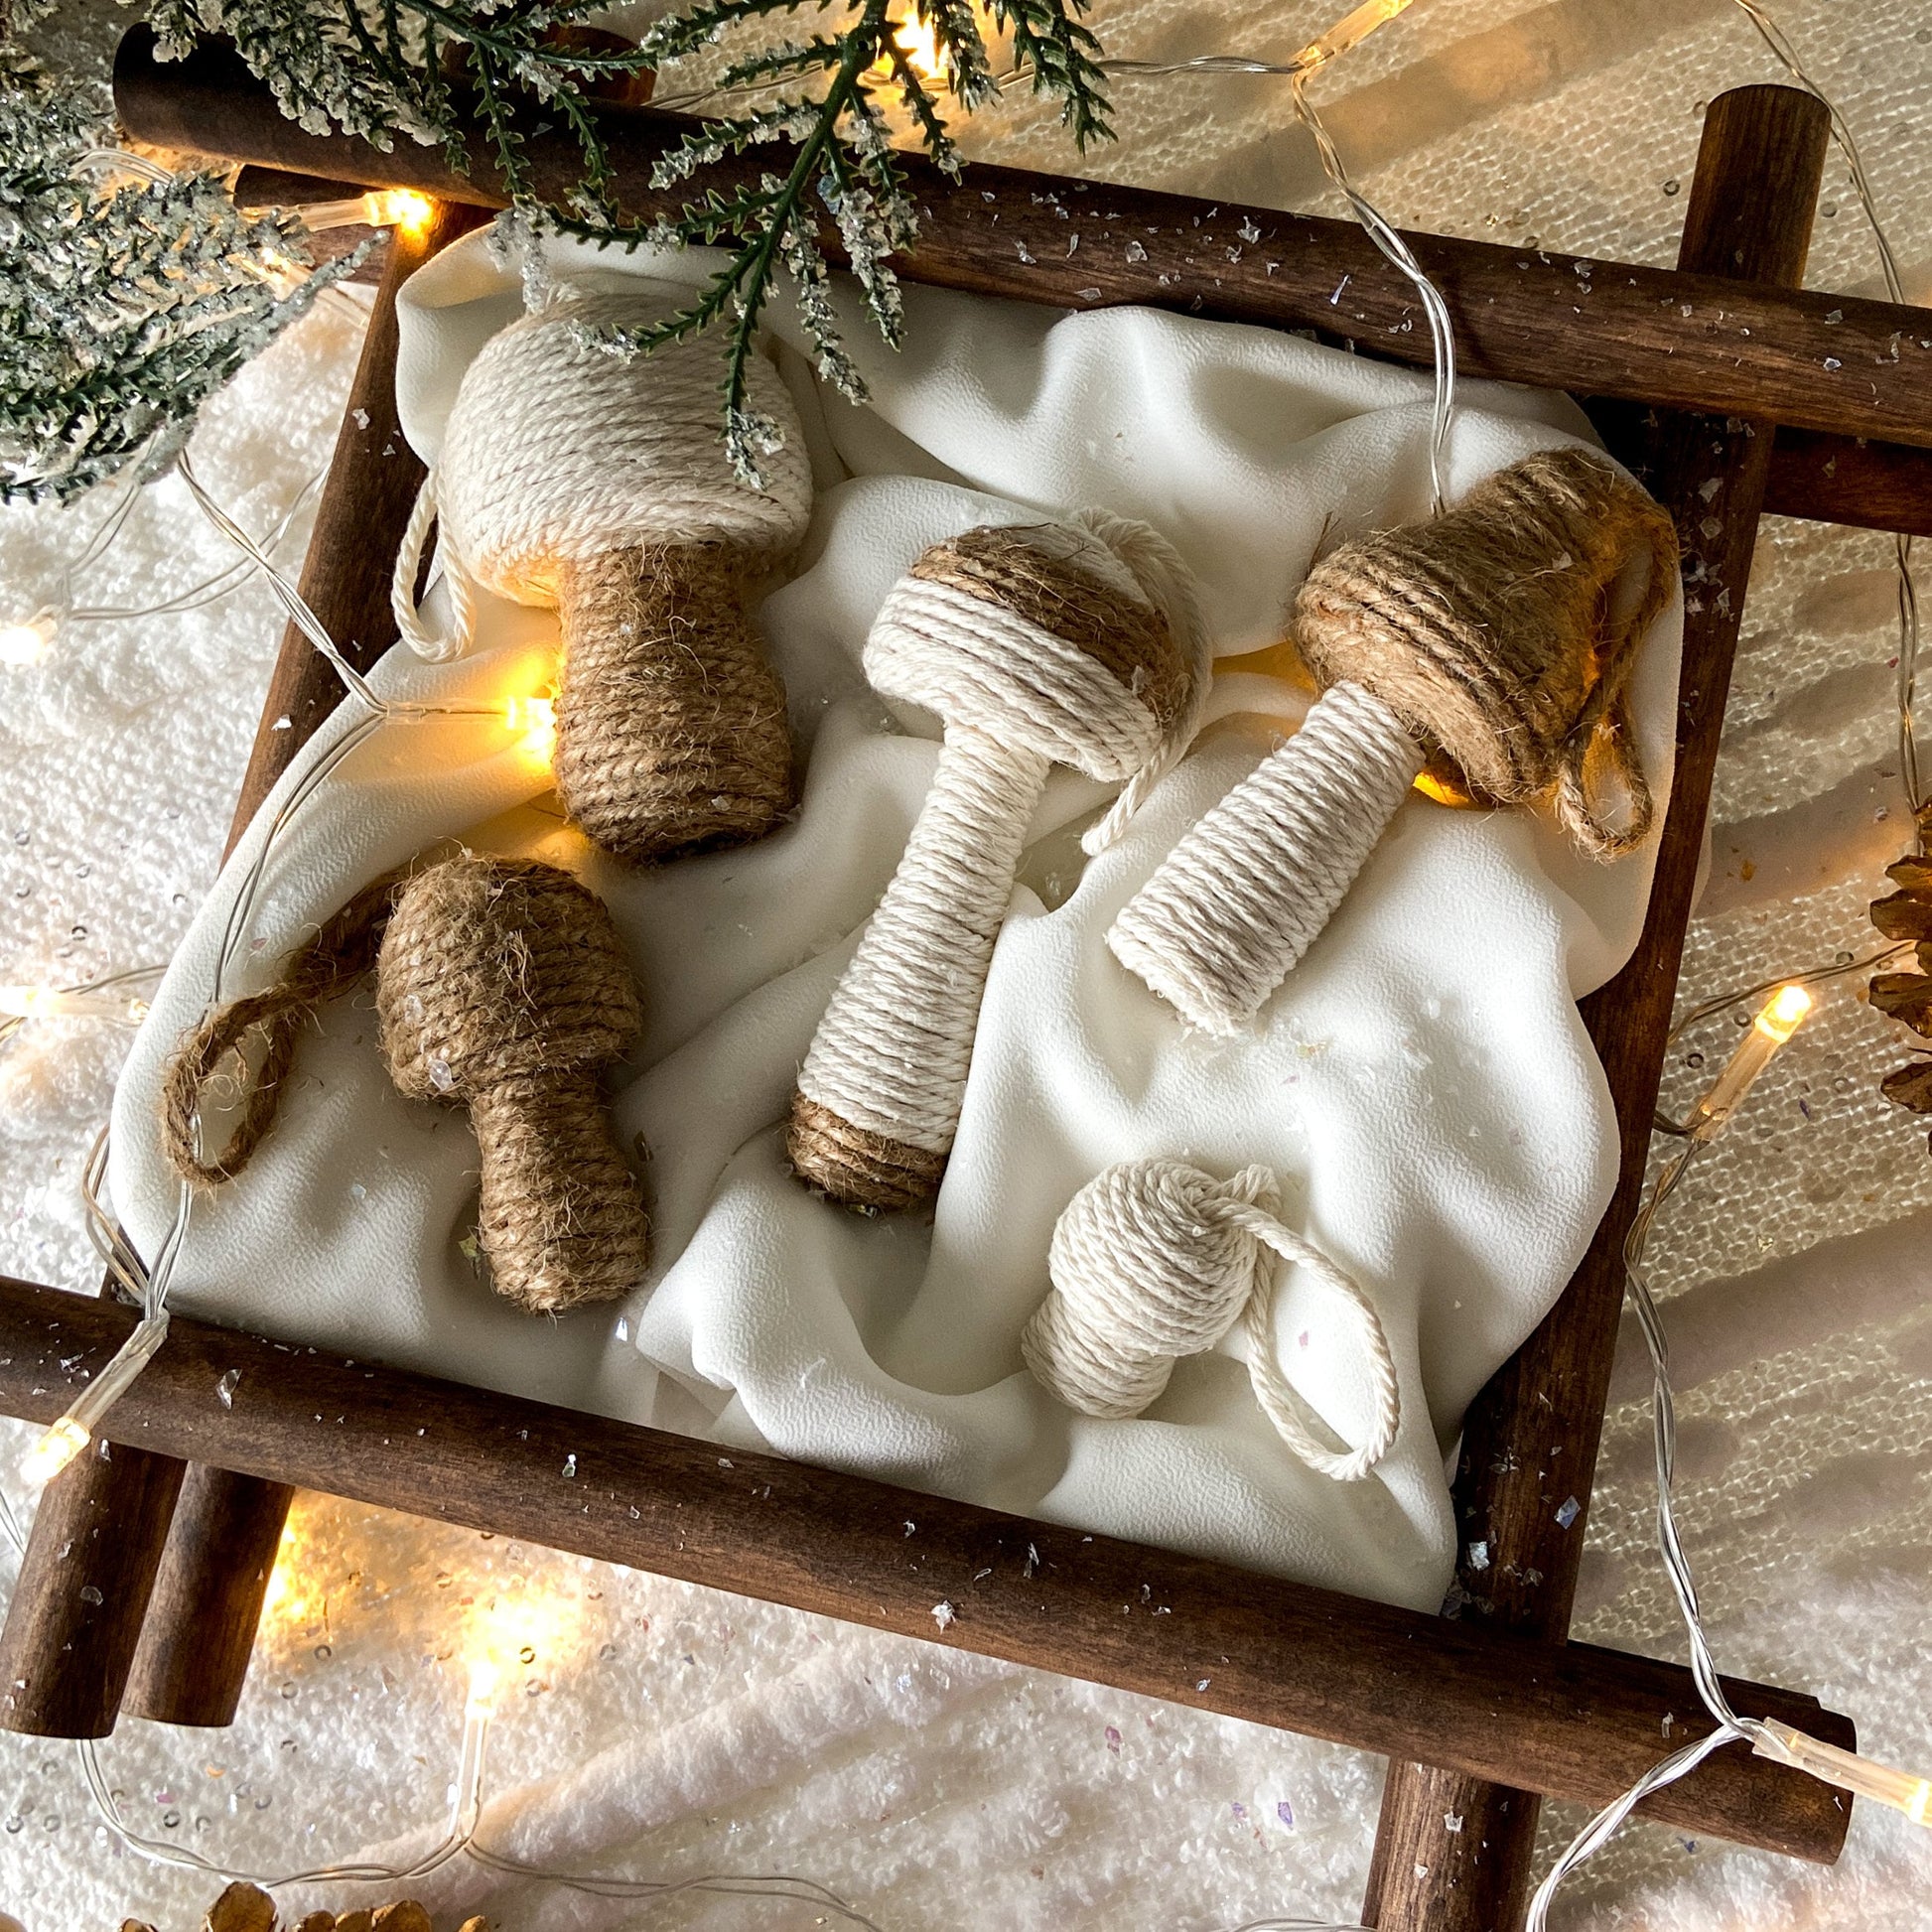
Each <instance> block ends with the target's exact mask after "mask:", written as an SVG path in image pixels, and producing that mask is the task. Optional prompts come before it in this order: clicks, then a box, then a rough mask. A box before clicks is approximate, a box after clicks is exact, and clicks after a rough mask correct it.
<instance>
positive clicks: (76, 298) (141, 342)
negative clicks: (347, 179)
mask: <svg viewBox="0 0 1932 1932" xmlns="http://www.w3.org/2000/svg"><path fill="white" fill-rule="evenodd" d="M132 165H133V164H132V162H131V160H130V159H129V158H128V157H123V156H120V155H118V154H116V153H115V152H114V148H113V123H112V117H111V115H110V114H109V112H108V110H107V106H106V102H105V100H104V98H103V97H102V96H101V95H99V94H98V93H94V92H91V91H90V90H87V89H84V88H79V87H75V86H73V85H71V84H62V83H60V82H57V81H56V80H55V79H53V78H52V77H51V76H50V75H49V74H48V73H46V72H45V71H44V70H43V69H41V68H40V67H39V66H37V65H36V64H35V63H34V62H32V61H30V60H28V59H27V58H26V57H25V56H23V55H21V54H18V53H16V52H12V51H8V50H3V49H0V502H12V501H17V500H23V499H24V500H29V501H34V500H41V499H45V498H54V499H56V500H58V501H62V502H66V501H69V499H71V498H72V497H74V496H77V495H79V494H80V493H81V492H82V491H83V490H86V489H89V488H91V487H92V486H93V485H94V484H95V483H100V482H103V481H104V480H106V479H107V478H109V477H112V476H114V475H116V474H117V473H118V472H119V471H121V470H122V469H123V468H124V467H125V466H126V465H128V464H129V463H130V462H137V461H138V462H139V463H140V464H141V465H142V467H143V473H144V474H149V475H152V474H154V473H155V472H156V471H158V470H159V469H161V468H162V467H164V466H165V465H166V464H167V463H168V462H169V461H171V460H172V458H173V456H174V454H175V452H176V450H177V449H179V448H180V446H181V444H182V443H183V442H184V441H185V440H186V439H187V436H188V434H189V432H190V430H191V429H192V428H193V427H194V422H195V418H196V414H197V412H198V411H199V410H200V408H201V406H202V405H203V403H205V402H206V401H207V398H208V397H209V396H210V395H212V394H213V393H214V391H215V390H217V389H218V388H220V387H221V386H222V384H223V383H225V382H226V381H227V380H228V378H229V377H230V376H232V375H233V374H234V372H235V371H236V370H237V369H238V368H240V366H241V365H242V363H243V362H245V361H246V360H247V359H248V358H249V357H250V356H251V355H253V354H255V353H256V352H257V351H258V350H260V349H261V348H263V347H264V346H265V345H267V344H268V343H269V342H270V341H271V340H272V339H273V338H274V337H275V336H276V335H277V334H278V333H279V332H280V331H281V330H282V329H283V328H285V327H286V326H287V325H288V324H289V323H290V322H291V321H293V320H294V319H295V317H296V316H298V315H300V314H301V313H302V312H303V311H304V310H305V309H306V308H307V307H308V306H309V305H310V304H311V303H312V302H313V301H314V300H315V299H316V297H317V296H318V295H319V294H320V293H321V292H322V290H323V289H324V288H326V287H327V286H328V285H329V284H330V283H331V282H332V281H335V280H336V279H338V278H339V277H341V276H342V275H345V274H346V273H348V272H349V271H350V270H351V269H352V268H353V267H354V266H355V263H356V259H357V257H355V256H353V255H349V256H345V257H344V258H343V259H342V260H341V261H339V262H336V263H332V264H331V265H330V267H328V268H327V269H324V270H321V271H318V272H316V273H309V272H308V271H306V270H303V269H301V268H300V267H299V264H297V263H296V262H295V261H293V260H292V259H291V255H292V251H294V250H296V249H297V248H299V238H300V235H301V225H300V223H299V222H296V221H293V220H292V219H289V218H286V217H280V216H263V217H257V218H249V217H244V216H243V215H241V214H239V213H238V212H237V211H236V209H235V207H234V205H233V203H232V202H231V201H230V200H229V198H228V195H227V192H226V190H225V189H224V188H223V187H222V185H221V183H220V182H219V181H218V180H217V179H215V178H214V177H213V176H210V175H202V174H193V175H180V176H170V175H167V174H165V173H160V172H159V171H157V178H156V179H146V178H144V177H141V176H138V175H130V174H129V173H128V172H126V170H127V169H128V168H129V167H131V166H132ZM292 272H293V276H294V279H293V283H292V284H291V273H292Z"/></svg>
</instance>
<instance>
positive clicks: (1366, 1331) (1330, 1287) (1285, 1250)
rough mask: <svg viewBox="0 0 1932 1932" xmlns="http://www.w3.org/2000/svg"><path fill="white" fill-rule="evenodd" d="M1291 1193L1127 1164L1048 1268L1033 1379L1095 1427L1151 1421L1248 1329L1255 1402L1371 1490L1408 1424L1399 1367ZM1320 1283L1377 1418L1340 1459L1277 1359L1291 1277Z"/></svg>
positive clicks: (1306, 1446)
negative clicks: (1362, 1366)
mask: <svg viewBox="0 0 1932 1932" xmlns="http://www.w3.org/2000/svg"><path fill="white" fill-rule="evenodd" d="M1280 1208H1281V1190H1280V1187H1279V1185H1278V1184H1277V1182H1276V1178H1275V1176H1274V1174H1273V1173H1270V1172H1269V1171H1268V1169H1266V1168H1263V1167H1251V1168H1244V1169H1242V1170H1241V1172H1240V1173H1237V1174H1235V1175H1233V1176H1232V1177H1231V1178H1230V1179H1227V1180H1216V1179H1215V1178H1214V1176H1213V1175H1212V1174H1209V1173H1203V1172H1202V1171H1201V1170H1200V1169H1198V1168H1195V1167H1190V1166H1188V1165H1187V1164H1186V1163H1185V1162H1182V1161H1158V1160H1157V1161H1123V1162H1121V1163H1119V1164H1118V1165H1117V1166H1115V1167H1111V1168H1108V1169H1106V1170H1105V1171H1104V1172H1103V1173H1099V1174H1097V1175H1096V1176H1095V1177H1094V1178H1093V1179H1092V1180H1090V1181H1088V1182H1087V1184H1086V1185H1085V1186H1084V1187H1082V1188H1081V1189H1080V1191H1079V1192H1078V1193H1077V1194H1075V1195H1074V1197H1073V1199H1072V1200H1071V1201H1070V1202H1068V1203H1067V1206H1066V1210H1065V1212H1064V1213H1062V1214H1061V1216H1060V1218H1059V1222H1058V1224H1057V1225H1056V1226H1055V1227H1054V1229H1053V1245H1052V1250H1051V1253H1050V1255H1049V1256H1048V1260H1047V1268H1048V1272H1049V1274H1050V1275H1051V1277H1052V1283H1053V1287H1052V1291H1051V1293H1050V1294H1048V1296H1047V1298H1046V1300H1045V1301H1044V1302H1043V1303H1041V1304H1040V1306H1039V1308H1038V1310H1037V1311H1035V1314H1034V1317H1033V1319H1032V1320H1031V1321H1029V1322H1028V1324H1027V1326H1026V1329H1025V1331H1024V1332H1023V1333H1022V1335H1021V1338H1020V1349H1021V1353H1022V1354H1023V1355H1024V1356H1025V1358H1026V1362H1027V1366H1028V1367H1029V1368H1030V1369H1032V1370H1033V1372H1034V1375H1035V1378H1036V1379H1037V1380H1038V1381H1039V1382H1040V1383H1041V1384H1042V1386H1044V1387H1045V1388H1047V1389H1049V1390H1051V1391H1052V1393H1053V1394H1054V1395H1056V1396H1057V1397H1058V1398H1059V1399H1060V1400H1061V1401H1062V1402H1064V1403H1065V1404H1066V1405H1067V1406H1068V1407H1069V1408H1072V1409H1077V1410H1079V1411H1080V1413H1081V1414H1082V1415H1088V1416H1103V1417H1113V1418H1125V1417H1130V1416H1138V1415H1141V1414H1142V1413H1143V1412H1144V1411H1145V1410H1146V1409H1147V1408H1148V1407H1149V1405H1150V1404H1152V1403H1153V1402H1154V1401H1155V1400H1156V1398H1157V1397H1159V1396H1160V1394H1161V1393H1162V1391H1163V1390H1164V1389H1166V1387H1167V1386H1168V1379H1169V1377H1170V1376H1171V1375H1172V1374H1173V1367H1174V1363H1175V1362H1176V1361H1178V1360H1179V1359H1181V1358H1182V1357H1183V1356H1188V1355H1203V1354H1206V1353H1207V1352H1208V1351H1209V1350H1210V1349H1212V1348H1214V1347H1215V1346H1216V1345H1217V1344H1218V1343H1219V1342H1220V1341H1221V1340H1222V1338H1223V1337H1224V1336H1226V1335H1228V1334H1229V1333H1231V1332H1232V1331H1233V1329H1234V1328H1235V1326H1236V1324H1237V1323H1238V1324H1239V1325H1240V1327H1241V1330H1242V1337H1243V1340H1244V1342H1245V1344H1246V1351H1247V1357H1248V1376H1249V1380H1250V1381H1251V1383H1252V1384H1253V1387H1254V1392H1255V1400H1256V1401H1257V1402H1258V1403H1259V1404H1260V1405H1261V1410H1262V1413H1263V1414H1264V1415H1266V1416H1267V1418H1268V1420H1269V1421H1270V1422H1271V1423H1272V1424H1273V1425H1274V1427H1275V1432H1276V1434H1277V1435H1279V1436H1280V1437H1281V1439H1282V1441H1283V1442H1284V1443H1286V1444H1287V1445H1288V1447H1289V1449H1292V1450H1293V1451H1294V1453H1295V1454H1296V1455H1297V1456H1299V1457H1300V1458H1301V1459H1302V1460H1303V1461H1304V1462H1306V1463H1307V1464H1308V1465H1309V1467H1310V1468H1311V1469H1313V1470H1316V1471H1317V1472H1318V1473H1319V1474H1322V1475H1325V1476H1331V1477H1332V1478H1333V1479H1334V1480H1335V1481H1337V1482H1358V1481H1360V1480H1361V1478H1362V1477H1364V1476H1365V1475H1367V1474H1368V1473H1369V1471H1370V1470H1371V1469H1373V1468H1374V1467H1375V1465H1376V1464H1377V1463H1378V1462H1379V1461H1381V1459H1382V1457H1383V1456H1384V1455H1386V1454H1387V1453H1388V1451H1389V1449H1390V1448H1391V1446H1392V1445H1393V1444H1394V1442H1395V1439H1396V1432H1397V1430H1398V1429H1399V1428H1400V1427H1401V1422H1402V1395H1401V1388H1400V1384H1399V1382H1398V1380H1397V1376H1396V1366H1395V1358H1394V1357H1393V1355H1392V1354H1391V1353H1390V1351H1389V1341H1388V1336H1387V1334H1386V1333H1385V1332H1384V1330H1383V1327H1382V1320H1381V1317H1380V1315H1378V1314H1377V1313H1376V1311H1375V1306H1374V1304H1373V1303H1372V1302H1371V1301H1370V1300H1369V1299H1368V1296H1367V1295H1366V1294H1365V1293H1364V1292H1363V1290H1362V1288H1361V1287H1360V1285H1359V1284H1358V1283H1357V1282H1356V1281H1355V1280H1354V1279H1353V1278H1352V1277H1351V1276H1349V1275H1347V1274H1346V1273H1344V1272H1343V1271H1342V1270H1341V1269H1340V1268H1338V1267H1337V1266H1336V1265H1335V1263H1334V1262H1333V1261H1331V1260H1330V1259H1329V1258H1328V1256H1326V1255H1325V1254H1323V1253H1322V1251H1321V1250H1320V1249H1319V1248H1317V1247H1316V1246H1315V1245H1314V1244H1313V1243H1312V1242H1311V1241H1309V1240H1306V1239H1305V1238H1304V1237H1303V1236H1301V1235H1299V1234H1297V1233H1296V1232H1295V1231H1294V1230H1293V1229H1292V1228H1290V1227H1288V1226H1287V1225H1286V1224H1285V1223H1284V1222H1283V1221H1282V1219H1281V1218H1280ZM1283 1262H1289V1263H1291V1264H1293V1265H1294V1266H1296V1267H1298V1268H1304V1269H1306V1270H1308V1272H1309V1273H1310V1275H1311V1276H1312V1277H1313V1279H1314V1280H1315V1281H1317V1282H1319V1283H1320V1284H1321V1286H1322V1287H1323V1288H1324V1289H1326V1290H1327V1291H1328V1292H1329V1293H1330V1294H1331V1295H1333V1296H1334V1297H1335V1298H1336V1299H1337V1300H1338V1302H1339V1303H1340V1304H1341V1306H1342V1308H1343V1309H1344V1310H1345V1311H1346V1312H1347V1313H1348V1315H1349V1317H1350V1318H1351V1319H1352V1321H1353V1322H1354V1324H1355V1326H1356V1328H1357V1330H1358V1332H1359V1334H1360V1337H1361V1343H1362V1352H1363V1355H1364V1358H1365V1360H1366V1363H1367V1367H1368V1375H1369V1381H1370V1384H1371V1388H1372V1392H1373V1401H1374V1410H1375V1419H1374V1423H1373V1425H1372V1426H1371V1428H1370V1430H1369V1433H1368V1435H1367V1437H1366V1438H1365V1439H1364V1441H1363V1442H1362V1443H1361V1444H1360V1445H1359V1446H1358V1447H1356V1448H1353V1449H1350V1448H1348V1447H1346V1446H1344V1447H1343V1448H1341V1449H1336V1448H1335V1447H1334V1446H1333V1444H1332V1443H1331V1442H1330V1441H1329V1440H1328V1439H1327V1437H1326V1435H1325V1433H1324V1432H1323V1431H1322V1428H1321V1425H1320V1424H1319V1422H1318V1420H1317V1419H1315V1418H1314V1417H1313V1416H1312V1414H1311V1411H1310V1410H1309V1409H1308V1407H1307V1405H1306V1404H1305V1403H1304V1402H1303V1400H1302V1398H1301V1397H1300V1396H1299V1395H1298V1394H1297V1393H1296V1392H1295V1389H1294V1387H1293V1385H1292V1384H1291V1383H1290V1381H1289V1379H1288V1377H1287V1376H1286V1375H1285V1374H1284V1373H1283V1372H1282V1368H1281V1364H1280V1361H1279V1360H1278V1359H1277V1356H1276V1350H1275V1329H1274V1312H1275V1293H1276V1285H1277V1278H1278V1276H1279V1275H1280V1274H1281V1272H1282V1270H1281V1264H1282V1263H1283Z"/></svg>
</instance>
